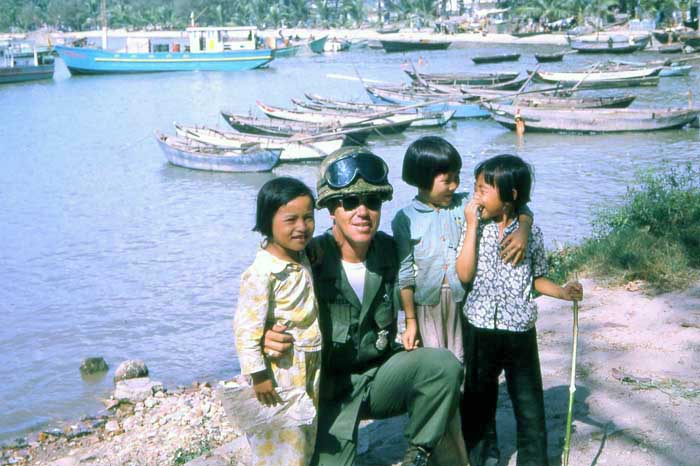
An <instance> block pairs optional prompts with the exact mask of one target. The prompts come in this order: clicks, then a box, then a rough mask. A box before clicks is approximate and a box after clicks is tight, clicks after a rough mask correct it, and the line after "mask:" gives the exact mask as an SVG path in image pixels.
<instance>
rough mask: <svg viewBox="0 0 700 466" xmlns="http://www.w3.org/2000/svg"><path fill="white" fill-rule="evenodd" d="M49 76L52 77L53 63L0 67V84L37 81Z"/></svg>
mask: <svg viewBox="0 0 700 466" xmlns="http://www.w3.org/2000/svg"><path fill="white" fill-rule="evenodd" d="M51 78H53V63H52V64H50V65H38V66H33V65H32V66H15V67H13V68H0V84H7V83H18V82H25V81H38V80H41V79H51Z"/></svg>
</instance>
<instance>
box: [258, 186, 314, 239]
mask: <svg viewBox="0 0 700 466" xmlns="http://www.w3.org/2000/svg"><path fill="white" fill-rule="evenodd" d="M301 196H309V197H310V198H311V202H312V203H314V204H315V202H316V201H315V199H314V194H313V193H312V192H311V188H309V187H308V186H306V185H305V184H304V183H303V182H301V181H299V180H297V179H296V178H291V177H288V176H281V177H279V178H275V179H272V180H270V181H268V182H267V183H265V184H264V185H263V186H262V188H260V191H259V192H258V205H257V209H256V211H255V226H254V227H253V231H257V232H258V233H260V234H262V235H264V236H265V237H266V238H272V218H273V217H274V216H275V214H276V213H277V210H278V209H279V208H280V207H282V206H283V205H285V204H286V203H288V202H289V201H292V200H294V199H296V198H297V197H301Z"/></svg>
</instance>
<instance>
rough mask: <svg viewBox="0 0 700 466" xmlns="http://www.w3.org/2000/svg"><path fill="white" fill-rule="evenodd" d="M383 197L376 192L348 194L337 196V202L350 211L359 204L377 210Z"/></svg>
mask: <svg viewBox="0 0 700 466" xmlns="http://www.w3.org/2000/svg"><path fill="white" fill-rule="evenodd" d="M383 202H384V199H382V197H381V196H380V195H378V194H367V195H361V196H360V195H356V194H353V195H350V196H344V197H341V198H338V204H339V205H340V206H342V207H343V209H345V210H346V211H348V212H350V211H353V210H355V209H357V208H358V207H360V205H363V206H365V207H367V208H368V209H369V210H379V209H381V208H382V203H383Z"/></svg>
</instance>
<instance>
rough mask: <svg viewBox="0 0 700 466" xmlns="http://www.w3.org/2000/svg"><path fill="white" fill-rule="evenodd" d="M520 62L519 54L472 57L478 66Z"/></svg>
mask: <svg viewBox="0 0 700 466" xmlns="http://www.w3.org/2000/svg"><path fill="white" fill-rule="evenodd" d="M518 60H520V54H519V53H512V54H505V55H491V56H482V57H472V61H473V62H474V64H476V65H483V64H487V63H501V62H506V61H518Z"/></svg>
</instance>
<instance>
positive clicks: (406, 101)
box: [366, 87, 490, 119]
mask: <svg viewBox="0 0 700 466" xmlns="http://www.w3.org/2000/svg"><path fill="white" fill-rule="evenodd" d="M366 91H367V94H368V95H369V98H370V100H372V102H374V103H375V104H393V105H401V106H409V105H415V104H418V103H421V102H422V101H424V99H421V98H415V97H413V96H411V95H409V94H401V93H398V92H390V91H386V90H383V89H379V88H369V87H368V88H366ZM434 98H435V100H440V99H441V97H440V96H439V95H435V96H434ZM421 108H422V109H423V110H425V111H427V112H441V111H445V110H450V111H454V112H455V113H454V114H453V115H452V118H454V119H467V118H488V117H489V115H490V114H489V112H488V111H486V110H484V109H483V108H482V107H481V106H480V105H479V104H472V103H464V102H457V101H455V102H451V101H447V102H437V103H435V104H430V105H426V106H424V107H421Z"/></svg>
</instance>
